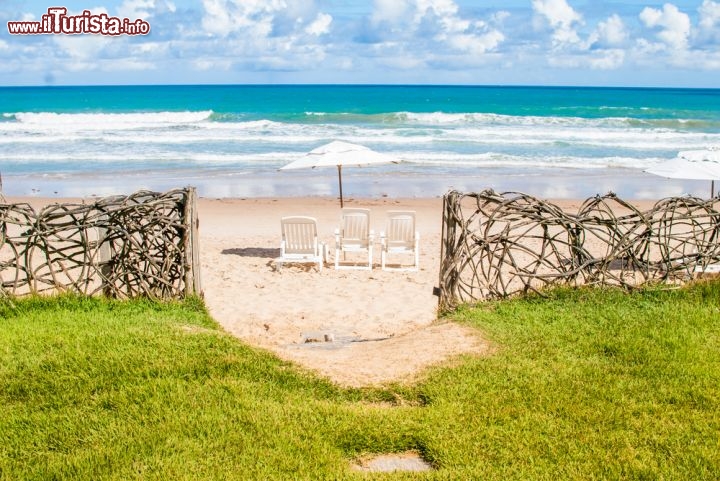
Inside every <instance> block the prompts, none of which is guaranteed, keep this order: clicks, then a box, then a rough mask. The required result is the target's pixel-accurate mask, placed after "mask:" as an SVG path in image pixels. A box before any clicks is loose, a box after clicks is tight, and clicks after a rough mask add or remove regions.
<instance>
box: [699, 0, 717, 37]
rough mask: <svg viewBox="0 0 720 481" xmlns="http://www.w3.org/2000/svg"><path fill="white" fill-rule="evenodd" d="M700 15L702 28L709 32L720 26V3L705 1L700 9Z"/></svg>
mask: <svg viewBox="0 0 720 481" xmlns="http://www.w3.org/2000/svg"><path fill="white" fill-rule="evenodd" d="M698 13H700V27H701V28H704V29H708V30H709V29H712V28H715V26H716V25H720V3H717V2H712V1H710V0H705V1H704V2H703V3H702V5H700V8H698Z"/></svg>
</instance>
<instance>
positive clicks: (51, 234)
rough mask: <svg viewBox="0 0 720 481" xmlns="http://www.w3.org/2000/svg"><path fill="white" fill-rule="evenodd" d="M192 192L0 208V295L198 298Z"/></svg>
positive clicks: (180, 191) (195, 222)
mask: <svg viewBox="0 0 720 481" xmlns="http://www.w3.org/2000/svg"><path fill="white" fill-rule="evenodd" d="M195 204H196V194H195V189H194V188H187V189H177V190H172V191H169V192H166V193H157V192H148V191H140V192H136V193H134V194H132V195H129V196H114V197H106V198H103V199H98V200H97V201H94V202H93V203H83V204H52V205H48V206H47V207H45V208H43V209H42V210H41V211H39V212H35V210H34V209H33V208H32V207H31V206H30V205H29V204H0V282H1V283H0V295H24V294H31V293H48V292H63V291H72V292H77V293H81V294H87V295H94V294H99V293H103V294H105V295H107V296H111V297H118V298H128V297H138V296H147V297H152V298H160V299H170V298H180V297H184V296H187V295H189V294H194V293H198V294H199V293H200V279H199V275H200V272H199V268H198V262H197V259H198V246H197V213H196V212H197V211H196V206H195Z"/></svg>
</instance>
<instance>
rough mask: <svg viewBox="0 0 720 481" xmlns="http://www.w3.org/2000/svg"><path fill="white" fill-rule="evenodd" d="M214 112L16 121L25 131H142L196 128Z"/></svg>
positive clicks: (26, 115) (23, 115)
mask: <svg viewBox="0 0 720 481" xmlns="http://www.w3.org/2000/svg"><path fill="white" fill-rule="evenodd" d="M212 113H213V112H212V110H203V111H197V112H191V111H185V112H144V113H82V114H77V113H73V114H66V113H56V112H17V113H15V114H12V115H13V117H14V118H15V119H16V120H17V122H19V123H20V124H22V125H23V126H24V127H36V128H43V127H53V128H57V127H61V128H62V129H63V130H76V129H98V130H104V129H112V130H117V129H123V130H124V129H136V128H140V127H152V126H169V125H183V124H193V123H198V122H203V121H207V120H208V119H209V118H210V116H211V115H212Z"/></svg>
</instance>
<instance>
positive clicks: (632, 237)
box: [439, 190, 720, 309]
mask: <svg viewBox="0 0 720 481" xmlns="http://www.w3.org/2000/svg"><path fill="white" fill-rule="evenodd" d="M719 207H720V199H718V198H713V199H710V200H702V199H698V198H695V197H674V198H669V199H664V200H661V201H659V202H657V203H656V204H655V205H654V206H653V208H651V209H650V210H648V211H645V212H640V211H639V210H638V209H637V208H635V207H634V206H633V205H631V204H629V203H628V202H625V201H623V200H622V199H619V198H618V197H616V196H615V195H614V194H608V195H605V196H597V197H593V198H590V199H587V200H586V201H585V202H584V203H583V204H582V205H581V206H580V208H579V210H578V212H577V214H573V213H568V212H564V211H563V210H562V209H560V208H559V207H558V206H556V205H553V204H552V203H549V202H545V201H542V200H539V199H536V198H534V197H531V196H529V195H526V194H522V193H514V192H510V193H504V194H496V193H495V192H493V191H491V190H486V191H483V192H481V193H472V194H463V193H460V192H456V191H452V192H449V193H448V194H446V195H445V197H444V199H443V236H442V248H441V249H442V253H441V266H440V288H439V295H440V306H441V308H443V309H447V308H451V307H454V306H456V305H457V304H458V303H466V302H477V301H480V300H485V299H491V298H500V297H507V296H511V295H513V294H518V293H527V292H531V291H540V290H541V289H543V288H545V287H548V286H551V285H557V284H566V285H567V284H569V285H582V284H596V285H597V284H599V285H620V286H623V287H627V288H632V287H635V286H639V285H642V284H644V283H647V282H651V281H652V282H670V283H672V282H683V281H686V280H689V279H690V278H691V277H692V276H693V275H694V274H695V273H696V272H703V271H707V270H710V269H712V268H713V267H717V266H713V264H718V263H720V245H719V243H718V241H719V240H720V239H719V238H718V236H719V235H720V211H719V210H718V208H719Z"/></svg>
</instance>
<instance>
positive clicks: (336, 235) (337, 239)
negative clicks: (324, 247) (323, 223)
mask: <svg viewBox="0 0 720 481" xmlns="http://www.w3.org/2000/svg"><path fill="white" fill-rule="evenodd" d="M338 245H340V228H339V227H336V228H335V246H336V247H337V246H338Z"/></svg>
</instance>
